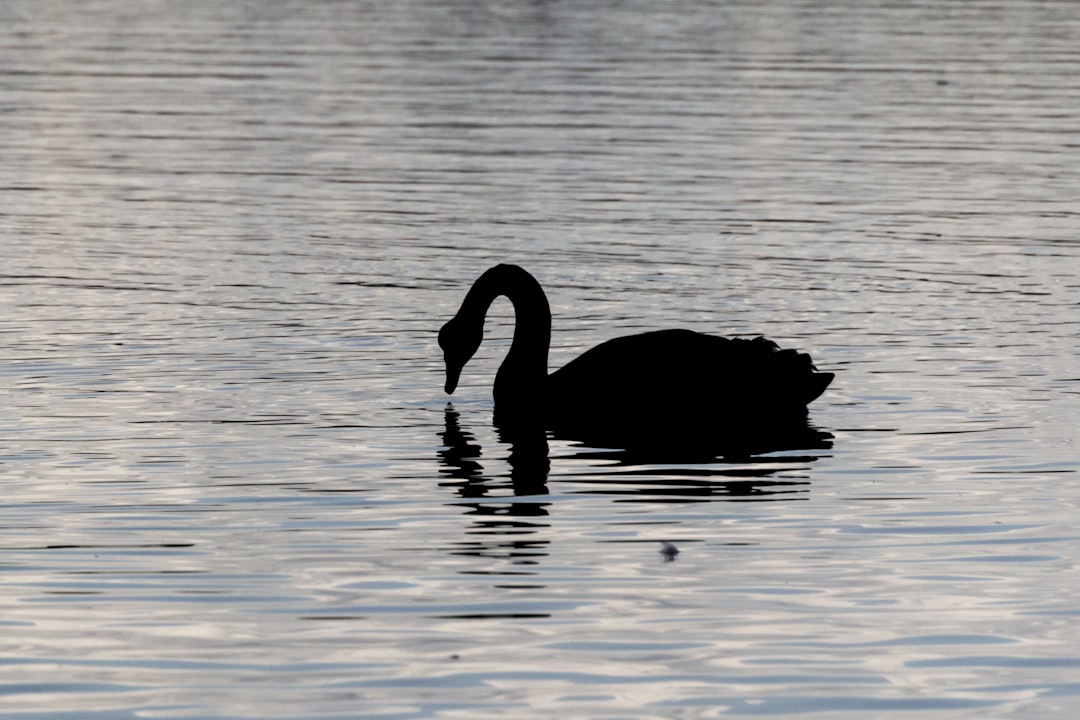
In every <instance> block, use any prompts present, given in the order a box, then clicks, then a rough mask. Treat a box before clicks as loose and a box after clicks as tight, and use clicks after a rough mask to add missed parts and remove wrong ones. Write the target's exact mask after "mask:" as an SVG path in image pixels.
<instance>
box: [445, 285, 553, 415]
mask: <svg viewBox="0 0 1080 720" xmlns="http://www.w3.org/2000/svg"><path fill="white" fill-rule="evenodd" d="M499 296H503V297H506V298H507V299H508V300H510V302H511V304H512V305H513V306H514V339H513V341H512V342H511V343H510V351H509V352H508V353H507V356H506V359H505V360H503V363H502V365H501V366H500V368H499V373H498V375H497V376H496V394H498V392H499V386H500V385H501V386H503V387H504V388H505V386H507V385H510V384H513V385H520V384H522V383H530V384H532V383H540V382H542V381H543V379H544V378H546V377H547V356H548V349H549V347H550V345H551V307H550V305H548V301H547V296H545V295H544V290H543V288H541V287H540V283H538V282H537V281H536V278H534V277H533V276H532V275H530V274H529V273H528V272H526V271H525V270H523V269H522V268H520V267H517V266H516V265H498V266H496V267H493V268H491V269H490V270H488V271H487V272H485V273H484V274H483V275H481V276H480V278H479V279H478V280H477V281H476V283H475V284H474V285H473V287H472V289H471V290H470V291H469V294H468V295H467V296H466V297H465V302H464V303H463V304H462V307H461V314H463V315H473V316H479V317H480V319H481V322H483V318H484V317H485V316H486V315H487V310H488V308H489V307H490V306H491V303H492V302H494V301H495V298H497V297H499Z"/></svg>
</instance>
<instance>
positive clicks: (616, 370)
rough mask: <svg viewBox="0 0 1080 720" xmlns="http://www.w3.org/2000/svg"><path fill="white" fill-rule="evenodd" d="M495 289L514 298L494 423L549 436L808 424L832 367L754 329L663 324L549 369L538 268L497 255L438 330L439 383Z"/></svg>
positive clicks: (467, 350)
mask: <svg viewBox="0 0 1080 720" xmlns="http://www.w3.org/2000/svg"><path fill="white" fill-rule="evenodd" d="M500 295H504V296H506V297H507V298H509V300H510V302H511V303H513V306H514V314H515V326H514V338H513V341H512V342H511V345H510V350H509V351H508V352H507V354H506V358H505V359H504V360H503V362H502V365H501V366H500V367H499V370H498V373H497V374H496V376H495V389H494V398H495V423H496V425H498V426H500V427H503V428H506V427H510V428H513V427H522V426H523V427H529V428H534V427H538V426H541V427H543V428H544V429H547V430H552V431H553V432H554V433H555V435H556V436H564V437H569V438H579V439H585V440H589V439H600V440H605V439H613V440H624V439H625V440H630V441H634V440H636V439H640V438H659V439H661V440H664V441H670V440H673V439H676V438H692V439H694V440H702V439H707V438H711V437H715V436H717V435H725V436H733V435H736V436H737V435H741V434H744V433H745V432H747V431H749V430H751V429H752V430H753V431H755V432H760V431H765V432H772V431H774V430H776V431H781V430H785V429H788V428H790V427H794V426H801V427H802V428H805V426H806V425H805V423H806V406H807V405H808V404H809V403H810V402H811V401H813V400H814V399H815V398H817V397H818V396H819V395H821V393H823V392H824V391H825V388H826V387H828V385H829V383H830V382H832V379H833V374H832V373H823V372H817V368H815V367H814V365H813V363H812V362H811V360H810V356H809V355H806V354H803V353H799V352H796V351H794V350H781V349H780V347H779V346H777V345H776V343H774V342H772V341H771V340H767V339H765V338H763V337H757V338H753V339H739V338H724V337H717V336H714V335H705V334H702V333H698V332H692V331H690V330H660V331H656V332H647V333H643V334H640V335H628V336H626V337H620V338H615V339H614V340H608V341H607V342H604V343H601V344H600V345H597V346H596V347H594V348H592V349H591V350H588V351H586V352H585V353H584V354H582V355H581V356H580V357H578V358H577V359H575V360H572V361H571V362H569V363H568V364H567V365H566V366H565V367H563V368H561V369H559V370H556V371H555V372H553V373H551V374H550V375H549V374H548V370H547V359H548V348H549V346H550V343H551V309H550V307H549V305H548V301H547V297H546V296H545V295H544V291H543V289H542V288H541V287H540V284H539V283H538V282H537V281H536V279H535V278H534V277H533V276H532V275H530V274H529V273H528V272H526V271H525V270H523V269H522V268H520V267H517V266H516V265H497V266H495V267H493V268H491V269H490V270H488V271H487V272H485V273H484V274H483V275H481V276H480V277H479V279H477V281H476V282H475V283H473V286H472V288H471V289H470V290H469V292H468V294H467V295H466V296H465V300H464V302H462V304H461V308H460V309H459V310H458V312H457V314H456V315H455V316H454V317H453V318H452V319H451V320H450V321H449V322H447V323H446V324H445V325H444V326H443V328H442V330H441V331H440V332H439V346H440V347H441V348H442V350H443V355H444V359H445V361H446V392H447V393H453V392H454V390H455V388H456V387H457V384H458V379H459V378H460V376H461V371H462V368H464V366H465V364H466V363H467V362H468V361H469V359H470V358H471V357H472V356H473V354H474V353H475V352H476V350H477V348H479V347H480V342H481V340H482V339H483V337H484V318H485V316H486V314H487V310H488V307H489V306H490V305H491V303H492V301H494V300H495V298H497V297H499V296H500Z"/></svg>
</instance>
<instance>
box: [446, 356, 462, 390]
mask: <svg viewBox="0 0 1080 720" xmlns="http://www.w3.org/2000/svg"><path fill="white" fill-rule="evenodd" d="M460 377H461V366H460V365H451V364H450V363H449V362H447V363H446V394H447V395H453V394H454V391H455V390H457V384H458V379H459V378H460Z"/></svg>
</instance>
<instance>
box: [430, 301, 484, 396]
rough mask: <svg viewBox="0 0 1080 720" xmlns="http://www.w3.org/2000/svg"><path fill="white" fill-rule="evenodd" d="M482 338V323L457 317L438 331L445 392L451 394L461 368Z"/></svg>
mask: <svg viewBox="0 0 1080 720" xmlns="http://www.w3.org/2000/svg"><path fill="white" fill-rule="evenodd" d="M483 339H484V326H483V325H478V324H476V323H470V322H468V321H466V320H462V319H461V318H458V317H455V318H453V319H452V320H450V321H449V322H448V323H446V324H445V325H443V326H442V330H440V331H439V347H441V348H442V351H443V361H444V362H445V363H446V392H447V394H452V393H453V392H454V390H456V389H457V384H458V379H459V378H460V377H461V370H462V368H464V367H465V363H467V362H469V360H470V359H471V358H472V356H473V355H475V354H476V350H477V348H479V347H480V342H481V341H482V340H483Z"/></svg>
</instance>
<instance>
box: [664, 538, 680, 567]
mask: <svg viewBox="0 0 1080 720" xmlns="http://www.w3.org/2000/svg"><path fill="white" fill-rule="evenodd" d="M660 554H661V555H663V556H664V562H673V561H674V560H675V556H676V555H678V554H679V548H677V547H675V546H674V545H672V544H671V543H669V542H668V541H666V540H661V541H660Z"/></svg>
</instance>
